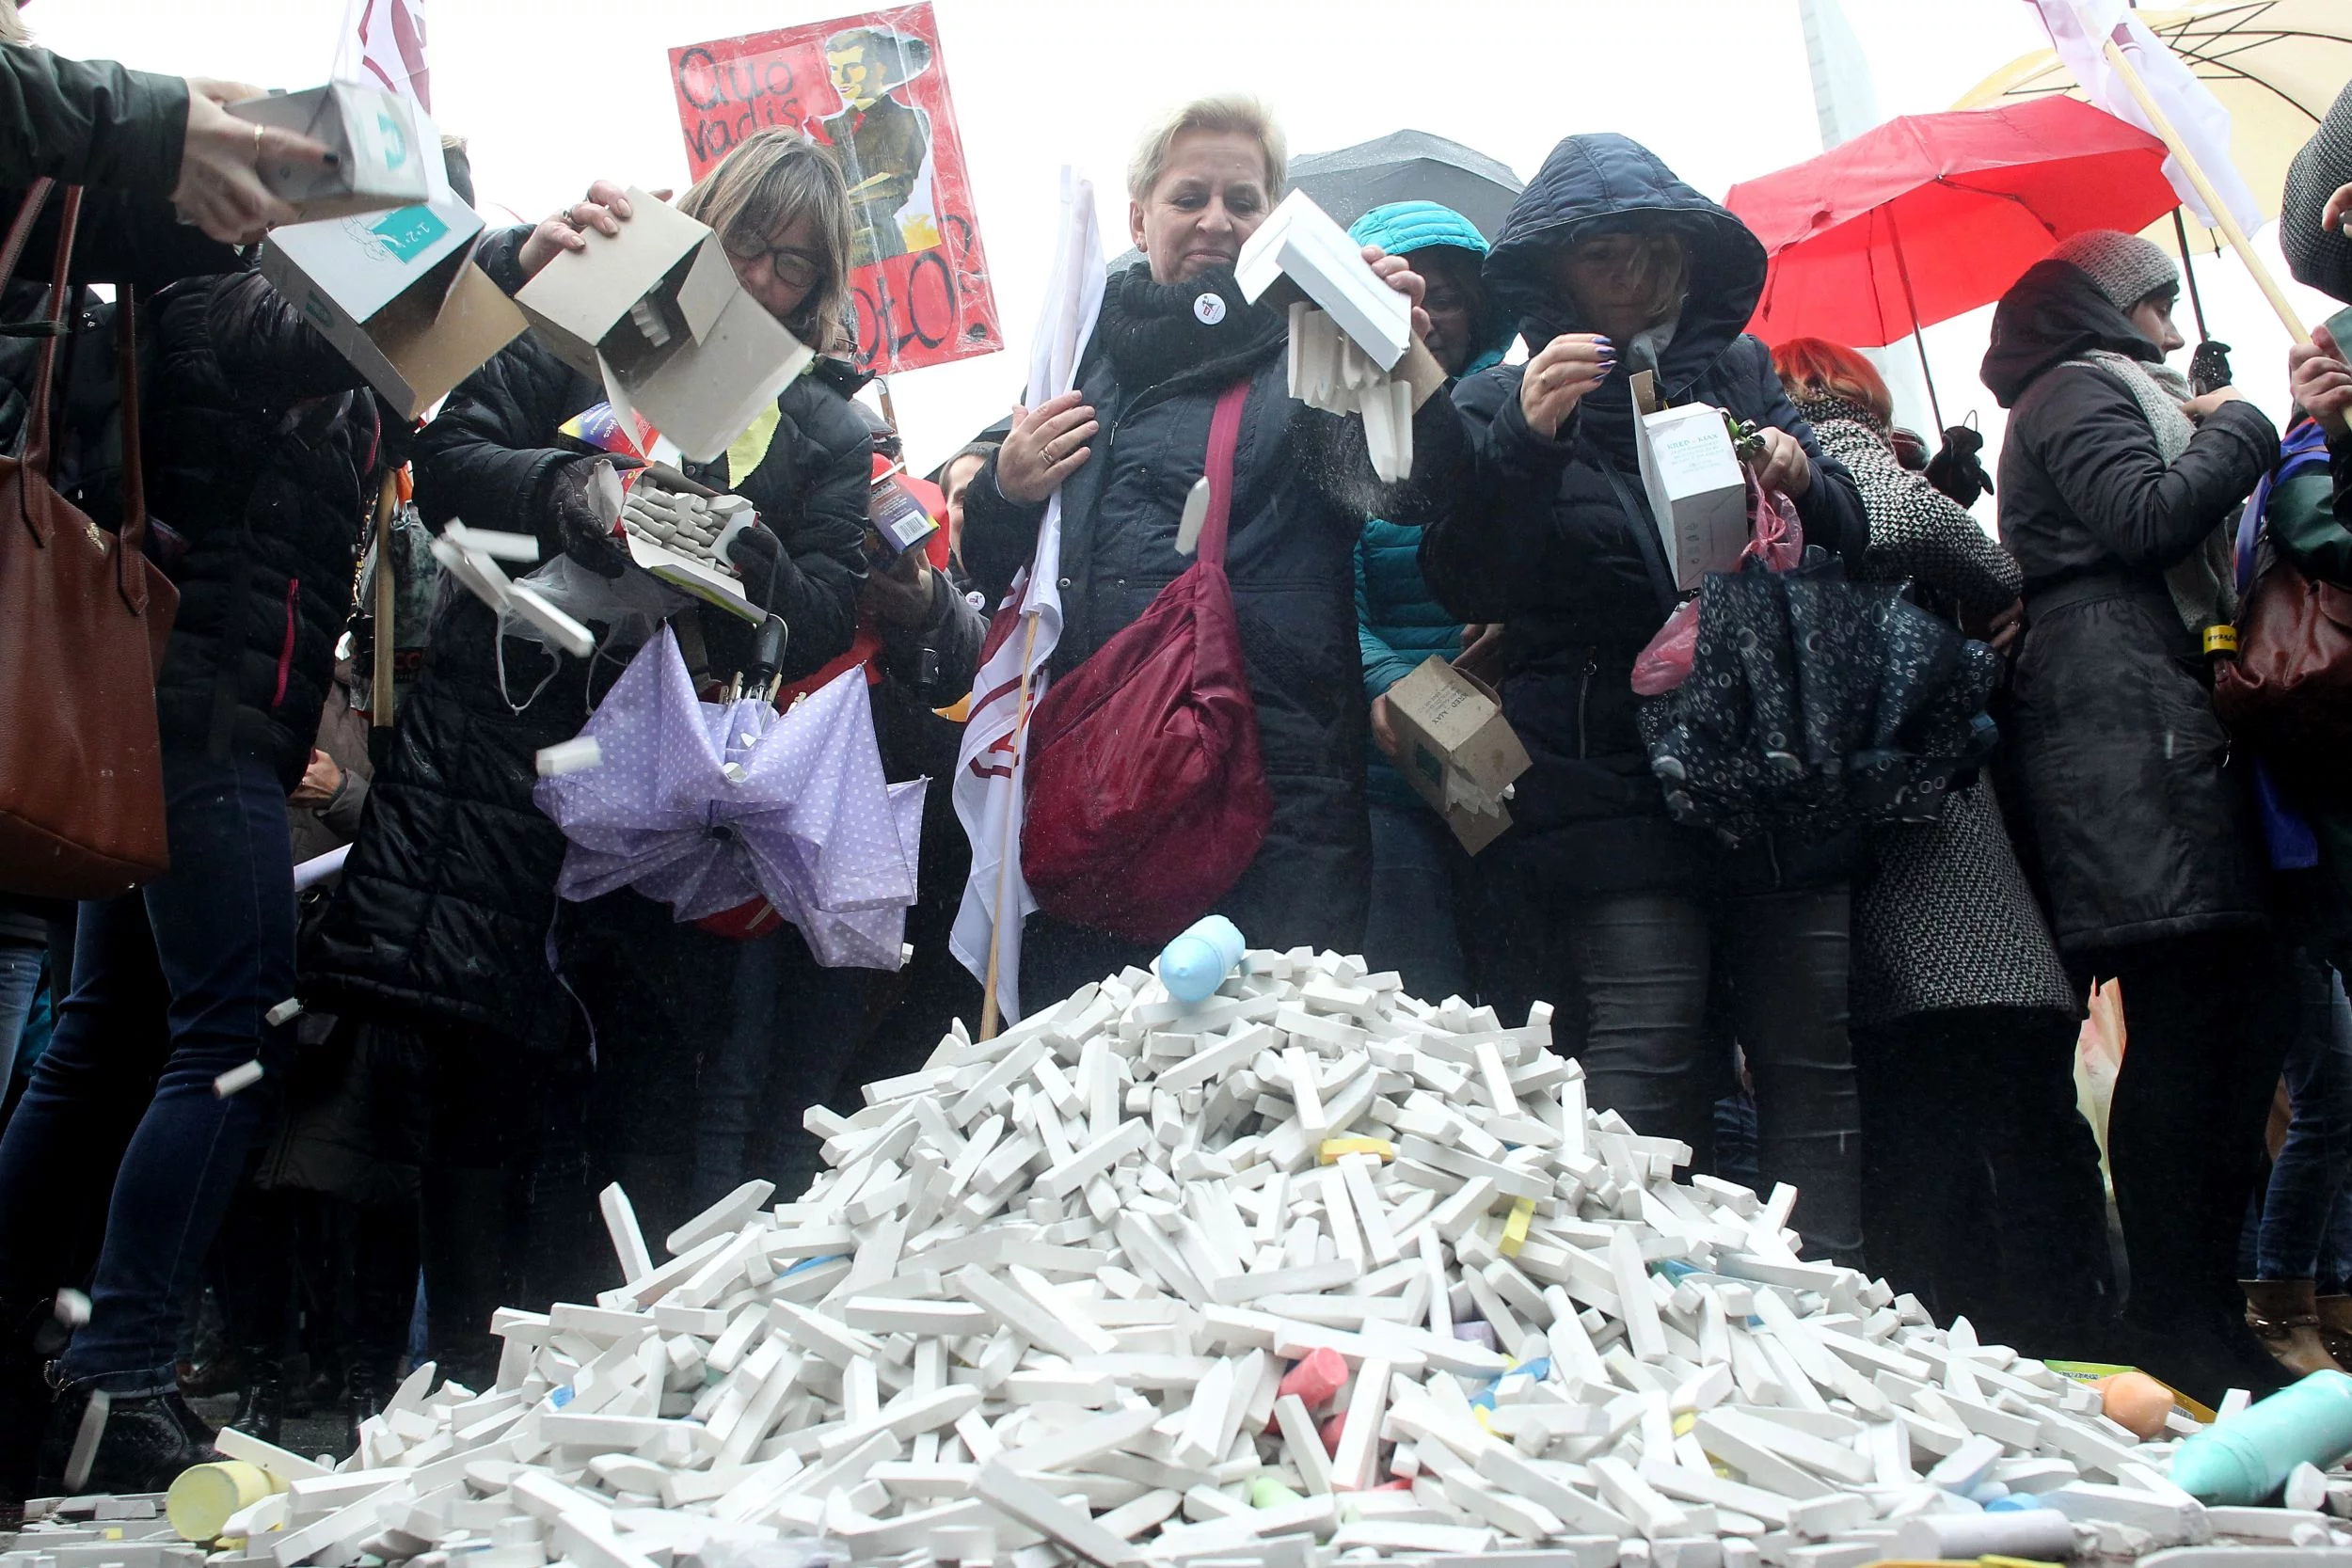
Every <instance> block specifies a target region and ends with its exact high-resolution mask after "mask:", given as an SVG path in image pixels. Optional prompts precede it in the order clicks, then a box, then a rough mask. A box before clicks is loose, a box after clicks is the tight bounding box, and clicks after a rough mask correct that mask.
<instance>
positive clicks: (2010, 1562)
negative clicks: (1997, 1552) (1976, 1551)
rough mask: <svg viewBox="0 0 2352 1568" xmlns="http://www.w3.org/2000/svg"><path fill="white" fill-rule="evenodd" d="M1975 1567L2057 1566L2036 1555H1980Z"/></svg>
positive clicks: (2020, 1567) (2035, 1567)
mask: <svg viewBox="0 0 2352 1568" xmlns="http://www.w3.org/2000/svg"><path fill="white" fill-rule="evenodd" d="M1977 1568H2058V1564H2057V1563H2055V1562H2044V1561H2043V1560H2042V1559H2040V1558H2038V1557H1980V1558H1979V1559H1977Z"/></svg>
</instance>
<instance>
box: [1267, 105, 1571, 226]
mask: <svg viewBox="0 0 2352 1568" xmlns="http://www.w3.org/2000/svg"><path fill="white" fill-rule="evenodd" d="M1290 183H1291V188H1292V189H1294V190H1301V191H1305V192H1306V193H1307V194H1308V195H1309V196H1311V197H1313V198H1315V203H1316V205H1318V206H1320V207H1321V208H1322V209H1323V210H1324V211H1325V212H1327V213H1328V214H1331V216H1332V217H1333V218H1334V219H1336V220H1338V222H1339V224H1340V226H1341V227H1342V228H1345V227H1347V226H1348V225H1350V224H1353V223H1354V222H1355V221H1356V220H1357V219H1358V218H1359V217H1362V216H1363V215H1364V214H1366V213H1369V212H1371V211H1372V210H1373V209H1374V208H1375V207H1379V206H1384V205H1386V204H1387V203H1389V202H1391V201H1436V202H1439V203H1442V204H1443V205H1445V206H1448V207H1451V208H1453V209H1454V211H1455V212H1457V213H1459V214H1462V215H1463V216H1464V217H1466V218H1468V219H1470V222H1471V223H1472V224H1474V225H1475V226H1476V227H1477V229H1478V231H1479V232H1480V233H1482V234H1484V235H1486V238H1487V239H1488V240H1490V241H1491V240H1492V239H1493V238H1494V237H1495V236H1496V235H1497V234H1500V233H1501V232H1502V220H1503V217H1504V216H1505V215H1506V214H1508V213H1509V212H1510V211H1511V203H1512V202H1513V201H1515V200H1517V199H1518V194H1519V192H1520V191H1521V190H1522V189H1524V188H1525V186H1526V183H1527V182H1525V181H1523V180H1521V179H1520V178H1519V177H1518V175H1516V174H1513V173H1512V172H1511V169H1510V166H1509V165H1507V164H1504V163H1502V161H1500V160H1499V159H1494V158H1489V157H1487V156H1486V154H1485V153H1484V152H1481V151H1478V150H1476V149H1474V148H1469V147H1464V146H1463V145H1462V144H1461V143H1460V142H1457V141H1448V140H1446V139H1445V138H1444V137H1443V136H1433V135H1430V134H1429V133H1428V132H1426V131H1392V132H1391V133H1390V134H1389V135H1385V136H1378V137H1375V138H1374V139H1373V140H1371V141H1367V142H1358V143H1357V144H1356V145H1355V146H1353V147H1343V148H1341V149H1340V150H1338V151H1336V152H1309V153H1305V154H1303V155H1301V156H1299V157H1296V158H1293V159H1292V160H1291V166H1290Z"/></svg>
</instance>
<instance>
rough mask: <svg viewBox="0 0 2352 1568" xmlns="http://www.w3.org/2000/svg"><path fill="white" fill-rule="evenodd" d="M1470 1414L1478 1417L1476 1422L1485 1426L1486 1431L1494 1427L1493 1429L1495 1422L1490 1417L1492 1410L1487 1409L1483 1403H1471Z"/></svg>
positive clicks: (1490, 1430)
mask: <svg viewBox="0 0 2352 1568" xmlns="http://www.w3.org/2000/svg"><path fill="white" fill-rule="evenodd" d="M1470 1414H1471V1415H1473V1416H1475V1417H1477V1418H1478V1424H1479V1425H1480V1426H1482V1427H1484V1428H1486V1430H1487V1431H1488V1432H1492V1431H1494V1429H1495V1423H1494V1421H1493V1420H1492V1419H1491V1418H1492V1416H1493V1412H1492V1411H1490V1410H1488V1409H1487V1408H1486V1406H1485V1405H1483V1404H1473V1405H1471V1406H1470Z"/></svg>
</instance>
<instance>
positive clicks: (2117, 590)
mask: <svg viewBox="0 0 2352 1568" xmlns="http://www.w3.org/2000/svg"><path fill="white" fill-rule="evenodd" d="M2092 348H2104V349H2110V350H2113V351H2114V352H2116V353H2119V354H2125V355H2129V356H2133V357H2134V358H2137V359H2140V360H2143V361H2147V362H2150V363H2153V362H2156V361H2157V360H2159V359H2160V358H2161V357H2162V356H2161V355H2160V354H2159V353H2158V352H2157V350H2156V346H2155V345H2154V344H2153V343H2152V342H2150V341H2148V340H2147V339H2146V338H2145V337H2143V336H2141V335H2140V333H2139V331H2138V329H2137V328H2136V327H2135V326H2133V325H2132V324H2131V321H2130V319H2129V318H2128V317H2126V316H2125V315H2124V314H2123V313H2122V311H2121V310H2119V309H2116V307H2115V306H2114V305H2113V304H2112V303H2111V302H2109V301H2108V299H2107V298H2106V295H2105V294H2103V293H2100V292H2099V290H2098V288H2097V287H2096V286H2095V285H2094V284H2093V283H2092V282H2091V281H2090V277H2089V276H2088V275H2087V274H2085V273H2084V272H2082V271H2081V269H2079V268H2077V267H2074V266H2073V265H2071V264H2069V263H2067V262H2064V261H2041V262H2037V263H2036V264H2035V265H2034V266H2032V267H2031V268H2029V269H2027V271H2026V275H2025V277H2021V278H2019V279H2018V280H2017V282H2016V283H2015V284H2014V285H2013V286H2012V287H2011V288H2010V291H2009V293H2006V294H2004V295H2003V296H2002V297H2001V303H2000V305H1999V307H1998V309H1995V310H1994V316H1993V342H1992V346H1991V347H1990V348H1989V349H1987V351H1986V353H1985V357H1984V371H1983V375H1984V384H1985V386H1986V387H1988V388H1991V389H1992V391H1993V394H1994V397H1995V398H1997V399H1998V400H1999V401H2000V403H2001V404H2002V405H2003V406H2005V407H2007V408H2008V409H2009V411H2010V416H2009V428H2008V432H2007V434H2006V436H2004V437H2003V439H2002V443H2001V472H2000V490H1999V496H2000V502H2001V539H2002V542H2003V543H2004V544H2005V545H2007V546H2009V549H2010V553H2011V554H2013V555H2014V556H2016V557H2017V561H2018V563H2019V564H2020V565H2021V566H2022V567H2024V568H2025V573H2026V634H2025V638H2024V641H2022V643H2021V644H2020V645H2019V648H2018V651H2017V660H2016V669H2015V672H2014V674H2013V676H2012V682H2011V684H2012V687H2013V689H2014V692H2015V696H2016V721H2015V726H2014V733H2013V734H2012V736H2010V739H2011V741H2012V743H2013V748H2014V752H2015V762H2016V771H2017V777H2018V781H2019V789H2020V793H2021V795H2022V796H2023V801H2022V804H2023V805H2024V807H2025V809H2026V815H2027V816H2028V818H2029V819H2030V821H2031V824H2032V829H2033V834H2034V838H2035V840H2036V846H2037V847H2038V849H2039V851H2040V859H2041V862H2042V871H2043V876H2044V879H2045V881H2046V884H2047V887H2048V891H2049V899H2050V917H2051V926H2052V927H2053V929H2054V931H2055V933H2056V935H2057V937H2058V945H2059V947H2060V948H2061V949H2064V950H2066V951H2068V952H2070V953H2083V952H2088V951H2093V950H2098V949H2105V948H2113V947H2118V946H2124V945H2129V944H2132V943H2136V942H2147V941H2152V940H2155V939H2158V938H2166V937H2178V936H2186V935H2193V934H2196V933H2199V932H2202V931H2208V930H2217V929H2225V928H2228V927H2235V926H2245V925H2250V924H2253V923H2256V922H2258V921H2260V920H2261V919H2262V918H2263V917H2264V916H2263V898H2262V892H2261V879H2260V872H2259V868H2258V865H2257V862H2256V859H2255V856H2254V854H2253V852H2252V851H2253V840H2252V838H2251V836H2250V833H2251V827H2250V821H2249V817H2248V816H2247V814H2246V810H2245V804H2246V803H2245V801H2244V800H2243V798H2242V793H2241V789H2240V786H2239V784H2238V781H2237V780H2236V779H2235V778H2234V777H2233V775H2232V774H2231V773H2230V772H2229V771H2228V770H2226V769H2225V767H2224V764H2225V763H2226V761H2227V760H2228V756H2229V750H2230V739H2229V736H2228V735H2227V734H2226V733H2225V732H2224V731H2223V729H2222V726H2221V722H2220V721H2219V720H2218V719H2217V718H2216V717H2215V715H2214V711H2213V702H2212V697H2211V693H2210V691H2209V689H2208V681H2207V679H2206V676H2205V670H2204V656H2203V654H2202V652H2201V650H2200V649H2199V647H2198V646H2197V644H2196V641H2195V640H2194V639H2192V638H2191V637H2190V635H2189V633H2188V631H2187V629H2186V628H2185V626H2183V625H2182V623H2181V617H2180V614H2179V612H2178V611H2177V610H2175V609H2174V608H2173V605H2172V600H2171V597H2170V595H2169V594H2167V592H2166V591H2165V585H2164V578H2163V573H2164V571H2165V569H2166V568H2167V567H2169V566H2170V565H2172V564H2173V563H2174V562H2178V561H2180V560H2182V559H2183V558H2184V557H2185V556H2187V555H2188V554H2189V553H2190V552H2191V551H2192V550H2194V549H2196V548H2197V547H2198V546H2200V545H2201V543H2202V542H2203V540H2204V539H2205V538H2206V536H2207V535H2209V534H2210V533H2212V531H2214V529H2215V528H2217V527H2218V526H2219V525H2220V524H2221V523H2222V522H2223V521H2224V520H2225V519H2227V517H2228V516H2229V515H2230V513H2231V511H2232V509H2233V508H2234V507H2235V506H2236V505H2237V504H2238V502H2240V501H2241V500H2243V499H2245V498H2246V496H2247V494H2248V493H2249V491H2251V490H2252V489H2253V487H2254V483H2255V482H2256V481H2257V480H2259V479H2260V478H2261V477H2262V475H2263V473H2264V472H2265V470H2266V469H2267V468H2268V467H2269V466H2270V462H2271V459H2272V457H2273V456H2274V455H2275V454H2276V453H2277V451H2278V449H2279V437H2278V433H2277V431H2276V430H2275V429H2273V428H2272V426H2271V423H2270V420H2269V419H2268V418H2267V417H2265V415H2264V414H2263V412H2262V410H2261V409H2259V408H2257V407H2255V406H2254V404H2251V403H2249V402H2244V401H2240V402H2236V403H2230V404H2223V405H2222V406H2221V407H2219V408H2217V409H2216V410H2215V411H2214V412H2213V413H2212V414H2210V415H2208V416H2207V417H2206V418H2205V420H2203V422H2202V423H2201V425H2200V426H2199V428H2198V431H2197V434H2196V436H2194V437H2193V438H2192V439H2191V440H2190V441H2189V444H2188V447H2187V450H2186V451H2183V452H2182V453H2181V455H2180V456H2179V457H2178V458H2176V459H2175V460H2173V461H2172V462H2171V463H2169V464H2167V463H2166V462H2165V460H2164V456H2163V454H2162V452H2161V451H2159V450H2158V449H2157V446H2156V439H2155V435H2154V433H2153V431H2152V430H2151V429H2150V428H2149V425H2148V420H2147V418H2146V416H2145V415H2143V414H2142V413H2141V412H2140V409H2139V405H2138V404H2137V402H2135V401H2134V399H2133V397H2132V394H2131V392H2130V390H2129V389H2128V388H2125V387H2124V385H2123V384H2122V381H2120V380H2118V379H2117V378H2116V377H2115V376H2113V375H2111V374H2109V373H2108V372H2106V371H2104V370H2102V369H2100V368H2099V367H2097V366H2096V365H2091V364H2080V363H2070V362H2069V361H2072V360H2075V359H2076V358H2077V357H2078V356H2080V355H2082V354H2083V353H2084V352H2086V351H2087V350H2090V349H2092Z"/></svg>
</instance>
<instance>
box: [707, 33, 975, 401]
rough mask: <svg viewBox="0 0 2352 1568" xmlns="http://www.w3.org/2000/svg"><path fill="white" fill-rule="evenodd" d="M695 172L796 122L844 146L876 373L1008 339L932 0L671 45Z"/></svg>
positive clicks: (864, 346) (857, 280) (863, 333)
mask: <svg viewBox="0 0 2352 1568" xmlns="http://www.w3.org/2000/svg"><path fill="white" fill-rule="evenodd" d="M670 81H671V86H672V87H673V88H675V91H676V93H677V106H678V125H679V129H680V130H681V131H683V132H684V134H685V136H686V156H687V161H688V163H689V164H690V165H691V167H692V169H693V173H694V177H695V178H696V179H698V180H699V179H700V178H702V176H703V175H704V174H706V173H707V172H708V171H709V170H710V169H711V168H712V167H713V166H716V165H717V164H718V162H719V160H721V159H722V158H723V157H725V156H726V155H727V153H728V152H729V151H730V150H732V149H733V148H734V147H735V146H736V145H737V144H738V143H739V142H740V141H741V140H742V139H743V138H744V137H746V136H749V135H753V134H754V133H755V132H757V131H761V130H765V129H767V128H768V127H770V126H778V125H781V126H788V127H790V128H792V129H794V130H797V131H800V132H803V134H805V135H808V136H809V137H811V138H812V139H814V140H816V141H820V142H823V143H825V144H827V145H828V146H830V147H832V148H834V150H835V152H836V154H837V156H838V157H839V159H840V162H841V170H842V174H843V175H844V177H845V178H846V179H847V180H848V182H849V185H850V238H851V247H850V248H851V254H850V262H851V268H850V291H851V294H852V297H853V298H854V300H855V302H856V306H857V338H858V359H859V362H860V364H861V365H863V366H864V367H865V368H866V369H867V370H870V371H873V372H877V373H879V374H888V373H890V372H894V371H909V370H917V369H920V368H921V367H923V366H925V365H937V364H943V363H945V362H946V361H947V360H950V359H962V358H967V357H970V356H974V355H979V354H993V353H995V352H996V351H997V350H999V349H1001V348H1003V347H1004V346H1005V340H1004V334H1003V332H1002V331H1001V330H1000V329H999V328H998V326H997V323H996V301H995V298H994V295H993V293H991V292H990V289H989V279H988V262H987V259H986V256H985V254H984V253H983V252H982V250H981V248H980V230H979V223H978V220H977V218H976V217H975V216H974V214H973V210H972V191H971V182H970V181H969V180H968V179H967V178H966V176H965V171H964V163H963V143H962V140H961V137H960V136H959V135H957V132H956V112H955V105H954V103H953V102H952V101H951V100H950V99H949V97H948V95H947V68H946V60H945V58H944V57H943V56H942V55H941V53H940V48H939V24H938V22H937V20H936V19H935V18H934V17H933V16H932V14H931V8H930V6H928V5H920V6H894V7H891V8H888V9H885V10H877V11H867V12H865V13H863V14H860V15H856V16H846V17H839V18H836V19H834V21H831V22H816V23H808V24H803V25H801V26H796V27H781V28H777V29H776V30H774V31H772V32H766V33H747V34H745V35H743V36H742V37H740V38H732V39H721V40H715V41H712V42H708V43H694V44H688V45H686V46H684V47H683V48H678V49H673V50H671V51H670Z"/></svg>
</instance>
